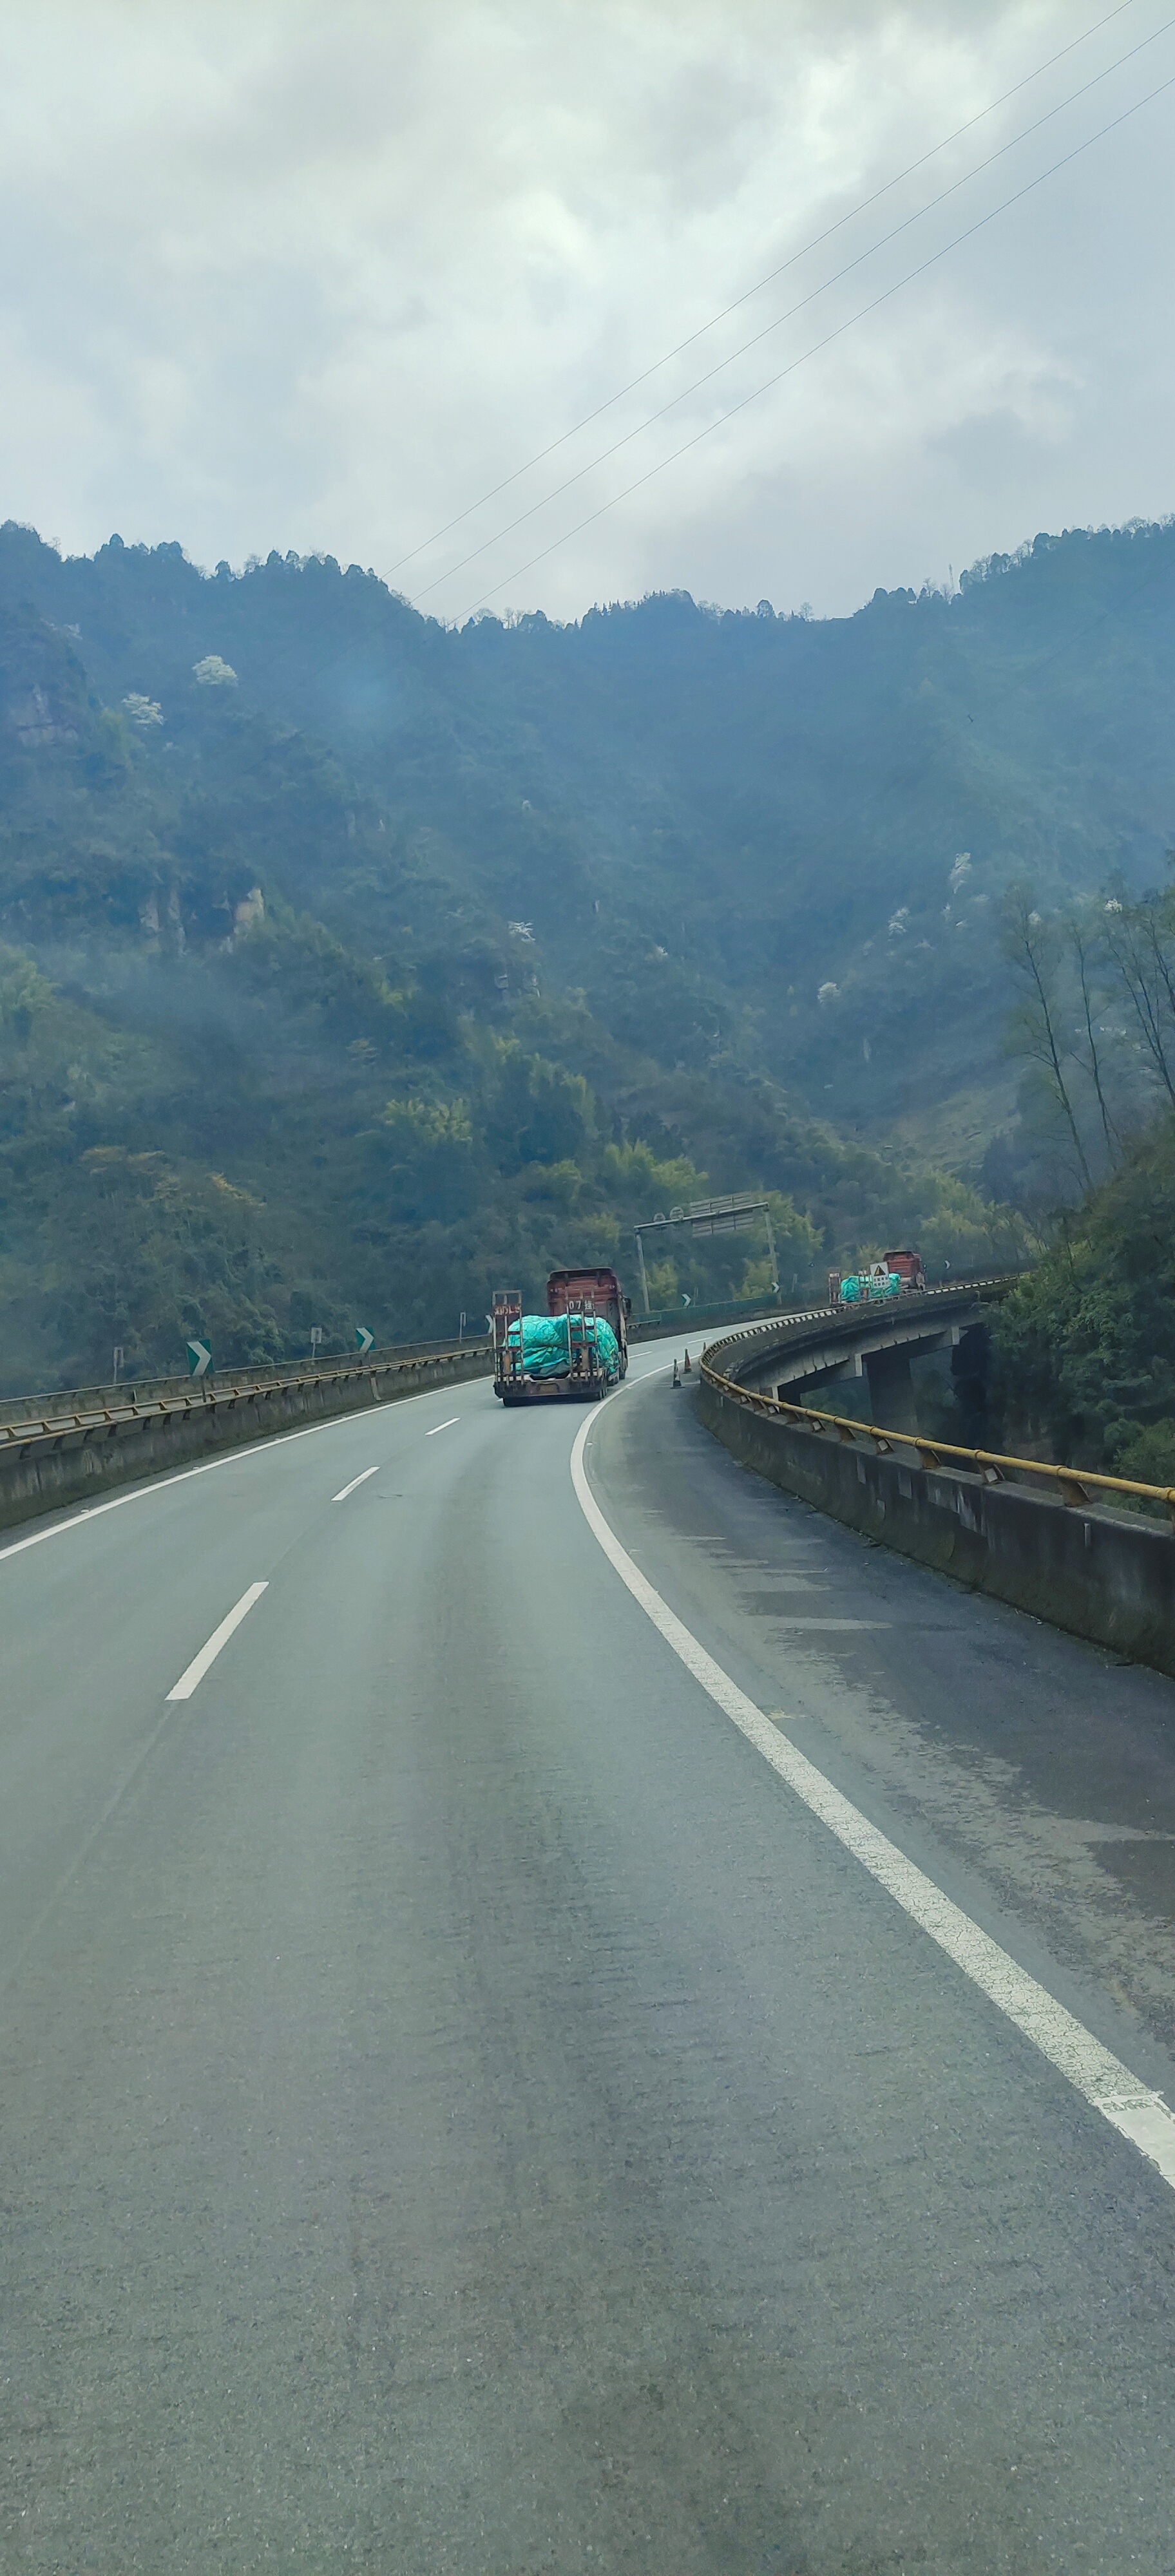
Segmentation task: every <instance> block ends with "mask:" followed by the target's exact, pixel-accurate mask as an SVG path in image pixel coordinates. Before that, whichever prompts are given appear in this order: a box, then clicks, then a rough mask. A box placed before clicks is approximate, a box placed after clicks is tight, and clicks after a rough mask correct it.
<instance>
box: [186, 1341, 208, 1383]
mask: <svg viewBox="0 0 1175 2576" xmlns="http://www.w3.org/2000/svg"><path fill="white" fill-rule="evenodd" d="M211 1366H212V1352H211V1349H210V1347H209V1344H208V1343H207V1342H189V1343H188V1375H189V1377H207V1375H208V1371H209V1369H210V1368H211Z"/></svg>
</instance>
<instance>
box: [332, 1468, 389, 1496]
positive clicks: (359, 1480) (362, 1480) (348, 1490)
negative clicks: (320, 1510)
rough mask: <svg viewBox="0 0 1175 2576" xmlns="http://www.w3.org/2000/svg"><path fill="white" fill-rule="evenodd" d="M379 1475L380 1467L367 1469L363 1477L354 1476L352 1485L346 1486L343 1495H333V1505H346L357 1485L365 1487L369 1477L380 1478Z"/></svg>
mask: <svg viewBox="0 0 1175 2576" xmlns="http://www.w3.org/2000/svg"><path fill="white" fill-rule="evenodd" d="M378 1474H379V1468H378V1467H365V1468H364V1470H363V1473H362V1475H361V1476H352V1478H351V1482H350V1484H349V1485H344V1486H343V1489H342V1491H341V1493H338V1494H332V1495H331V1501H332V1503H345V1502H346V1499H347V1496H348V1494H353V1493H354V1491H355V1488H356V1486H357V1485H365V1484H366V1483H367V1479H368V1477H369V1476H378Z"/></svg>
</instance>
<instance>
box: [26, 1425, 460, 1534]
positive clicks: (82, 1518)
mask: <svg viewBox="0 0 1175 2576" xmlns="http://www.w3.org/2000/svg"><path fill="white" fill-rule="evenodd" d="M436 1393H437V1389H436V1388H435V1386H422V1387H421V1390H420V1393H419V1395H397V1396H393V1397H389V1399H388V1403H387V1406H386V1408H381V1409H384V1410H387V1411H389V1412H393V1411H394V1412H396V1413H402V1412H403V1410H404V1407H405V1405H407V1404H427V1403H428V1400H429V1398H430V1396H435V1395H436ZM460 1418H461V1417H460V1415H459V1414H456V1413H455V1414H454V1415H453V1420H454V1422H458V1421H459V1420H460ZM354 1424H355V1416H354V1414H353V1413H332V1415H331V1417H330V1420H329V1421H328V1422H308V1423H306V1424H305V1425H304V1427H303V1429H302V1430H301V1431H273V1432H271V1433H270V1434H269V1436H268V1438H264V1437H263V1438H262V1439H260V1440H242V1442H241V1444H240V1447H239V1448H237V1449H229V1450H226V1452H225V1455H224V1457H223V1458H206V1459H205V1460H204V1463H203V1465H202V1466H200V1467H181V1468H180V1469H179V1471H178V1473H177V1474H176V1475H174V1476H150V1477H148V1478H147V1479H146V1480H145V1481H144V1482H143V1483H142V1484H141V1485H132V1486H131V1489H130V1492H129V1493H126V1494H112V1495H111V1497H110V1500H109V1502H106V1503H86V1504H85V1506H84V1508H83V1509H82V1510H81V1511H80V1512H71V1514H70V1517H69V1519H68V1520H63V1521H51V1522H50V1524H49V1526H48V1528H47V1529H35V1530H30V1532H29V1535H28V1537H27V1538H15V1539H12V1540H11V1541H10V1542H9V1545H8V1546H7V1547H0V1564H3V1561H4V1559H5V1557H6V1556H23V1554H24V1551H25V1549H26V1547H43V1546H44V1543H45V1540H46V1539H47V1538H64V1537H65V1535H66V1533H67V1531H69V1530H76V1529H81V1528H82V1526H83V1524H84V1523H85V1522H86V1521H99V1520H101V1518H102V1515H103V1513H104V1512H120V1511H121V1510H122V1508H123V1505H124V1503H142V1502H146V1501H147V1499H148V1497H149V1496H151V1495H154V1494H165V1493H166V1492H167V1490H168V1487H169V1486H170V1485H186V1484H188V1483H189V1482H190V1480H191V1478H192V1477H193V1476H211V1475H212V1473H213V1472H214V1470H215V1469H216V1468H217V1467H242V1466H247V1465H248V1463H249V1460H250V1459H251V1458H256V1457H259V1456H261V1455H262V1454H263V1453H264V1452H266V1451H268V1450H270V1449H284V1448H285V1447H286V1446H287V1444H288V1442H290V1441H291V1440H313V1438H314V1436H315V1434H316V1432H319V1431H344V1430H346V1429H347V1428H348V1427H350V1428H352V1429H353V1428H354ZM446 1427H447V1426H446Z"/></svg>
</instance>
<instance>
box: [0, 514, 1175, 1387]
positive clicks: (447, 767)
mask: <svg viewBox="0 0 1175 2576" xmlns="http://www.w3.org/2000/svg"><path fill="white" fill-rule="evenodd" d="M1173 571H1175V530H1171V529H1168V528H1167V527H1165V526H1164V527H1162V528H1146V529H1136V530H1132V531H1119V532H1115V533H1108V532H1103V533H1101V534H1099V535H1085V534H1076V535H1069V536H1066V537H1064V538H1060V539H1045V538H1038V539H1037V541H1036V543H1035V545H1034V546H1033V547H1032V548H1031V549H1030V550H1027V551H1026V552H1025V553H1024V554H1023V556H1021V557H1018V558H1016V559H1014V560H1012V561H1001V562H998V563H994V564H992V565H989V566H986V567H983V568H981V569H980V570H979V571H977V572H976V573H975V574H974V575H972V576H970V577H969V578H968V579H967V580H966V581H965V582H964V584H963V585H961V587H960V589H959V590H958V592H957V593H956V594H955V595H954V596H953V597H952V598H950V599H947V598H945V597H943V596H940V595H938V594H934V593H929V592H925V593H923V594H921V595H920V596H918V597H915V596H914V595H913V594H912V593H909V592H900V593H896V594H893V593H891V594H889V595H888V596H883V595H879V596H878V597H877V598H875V599H874V600H873V602H872V603H871V604H870V605H869V606H868V607H867V608H865V609H863V610H862V611H861V612H860V614H859V615H858V616H856V617H854V618H851V619H845V620H830V621H826V622H817V621H813V620H811V619H809V618H806V617H777V616H775V615H774V614H773V613H771V611H770V610H768V609H767V608H766V607H764V608H763V609H761V610H759V611H756V612H753V613H749V614H732V613H721V614H720V613H719V612H717V611H712V610H708V609H705V608H699V607H697V606H695V604H694V603H693V602H692V601H690V600H689V599H687V598H684V597H678V596H673V597H668V598H657V599H650V600H646V601H644V602H642V603H641V604H640V605H638V606H634V607H625V608H617V609H611V610H606V611H598V612H593V613H592V614H590V615H589V616H588V617H586V618H585V619H584V620H582V621H581V623H580V624H579V625H577V626H574V627H567V628H556V627H554V626H552V625H550V624H549V623H548V622H547V621H546V620H545V619H543V618H541V617H535V618H527V619H524V620H521V621H519V622H517V623H514V624H511V625H502V624H500V623H498V622H497V621H496V620H492V619H485V620H482V621H481V622H479V623H477V624H473V625H469V626H467V627H466V628H464V629H463V630H462V631H461V632H459V633H458V632H454V631H450V630H447V629H445V628H442V627H440V626H438V625H436V624H435V623H433V622H431V621H429V620H426V619H424V618H421V617H420V616H418V615H417V614H416V613H415V612H414V611H413V610H412V609H411V608H409V607H408V606H407V605H406V604H405V603H404V602H403V601H402V600H400V599H398V598H397V597H396V596H395V595H394V594H393V593H391V592H390V591H389V590H388V589H387V588H386V587H385V586H384V585H383V584H382V583H380V582H379V581H377V580H376V579H375V577H374V576H373V575H371V574H368V573H364V572H363V571H361V570H359V569H358V568H357V567H354V566H353V567H351V568H350V570H348V571H346V572H344V571H341V570H340V568H339V567H338V566H337V565H336V564H334V563H332V562H330V561H329V560H327V561H318V560H312V561H309V562H299V561H296V560H295V559H293V558H290V557H287V558H284V559H283V558H280V557H278V556H276V555H274V556H271V557H270V558H269V560H268V562H267V563H264V564H257V565H255V566H252V567H250V568H249V569H247V570H246V571H245V572H244V573H243V574H241V575H239V576H236V575H234V574H232V573H231V572H230V570H229V569H228V567H227V566H221V567H219V568H218V570H217V572H216V573H215V574H214V575H212V576H205V575H203V574H201V573H200V572H199V571H198V570H197V569H196V568H195V567H193V566H192V565H190V564H188V563H187V562H186V561H185V559H184V557H183V555H182V553H181V551H180V549H179V548H178V547H177V546H164V547H160V548H157V549H155V550H154V551H148V550H146V549H143V548H139V547H128V546H124V545H123V544H121V543H120V542H119V541H118V540H116V539H115V540H112V541H111V542H110V544H109V545H107V546H105V547H103V549H102V550H101V552H100V553H99V554H98V555H97V556H96V557H95V558H94V559H93V560H88V559H80V560H65V561H63V560H62V559H61V558H60V557H59V556H58V555H57V554H56V553H55V552H54V550H53V549H52V548H50V547H47V546H45V545H43V544H42V543H41V541H40V540H39V539H38V538H37V537H36V536H35V535H33V534H32V533H31V532H30V531H27V530H23V529H19V528H16V527H13V526H11V525H9V526H8V527H6V528H5V529H4V530H3V531H0V800H2V801H0V935H2V936H3V938H4V940H5V941H6V942H7V949H6V952H5V956H4V959H3V962H2V968H0V1011H2V1014H3V1025H2V1032H0V1076H2V1078H3V1084H4V1091H3V1108H2V1117H3V1131H2V1136H0V1144H2V1147H3V1170H2V1175H0V1188H2V1193H3V1201H4V1206H3V1218H4V1239H3V1251H2V1253H0V1259H2V1261H3V1264H4V1272H3V1278H2V1283H0V1284H2V1287H3V1293H4V1297H5V1307H6V1314H7V1317H8V1324H7V1331H6V1347H5V1366H6V1374H7V1379H8V1382H9V1383H10V1384H11V1383H27V1382H28V1381H29V1379H30V1377H33V1376H39V1377H41V1378H43V1379H45V1380H46V1381H48V1380H50V1379H51V1378H53V1377H57V1378H61V1377H63V1376H65V1377H69V1376H85V1375H88V1374H90V1373H92V1372H97V1371H100V1370H104V1369H105V1367H107V1366H108V1364H109V1363H108V1347H109V1346H110V1345H111V1344H112V1343H113V1342H114V1341H116V1340H120V1341H122V1342H123V1344H124V1347H126V1348H127V1352H128V1365H131V1366H135V1367H141V1366H145V1365H166V1364H168V1363H169V1362H170V1361H172V1360H174V1358H175V1356H176V1354H177V1351H178V1346H179V1343H180V1341H181V1340H182V1336H183V1330H185V1329H196V1328H197V1327H199V1326H203V1328H204V1329H206V1330H209V1331H211V1332H212V1333H213V1336H214V1339H215V1340H216V1343H217V1349H218V1356H221V1355H223V1356H224V1357H225V1358H229V1357H238V1356H246V1355H255V1356H261V1355H263V1354H265V1355H270V1354H274V1355H276V1354H277V1353H279V1352H280V1351H283V1350H286V1349H289V1348H292V1347H301V1346H304V1340H305V1331H306V1328H307V1326H308V1323H309V1321H310V1320H311V1314H312V1313H313V1319H314V1320H315V1321H319V1322H321V1323H322V1324H323V1325H324V1327H325V1329H326V1330H327V1333H328V1337H334V1338H337V1339H345V1338H346V1335H347V1331H348V1328H349V1323H350V1321H352V1320H360V1319H362V1320H365V1321H367V1322H370V1323H371V1325H372V1327H373V1329H376V1330H377V1331H379V1332H380V1333H381V1334H384V1333H388V1334H390V1333H393V1332H396V1333H408V1332H420V1331H425V1330H427V1329H428V1328H429V1326H430V1324H431V1325H434V1326H435V1328H436V1329H438V1330H440V1329H446V1328H448V1327H450V1326H451V1325H452V1324H454V1323H455V1322H456V1316H457V1310H458V1308H459V1307H460V1306H464V1307H465V1308H466V1309H467V1311H468V1312H469V1313H470V1314H471V1315H476V1316H480V1314H481V1313H482V1312H484V1305H485V1298H486V1293H487V1290H488V1288H489V1286H490V1285H492V1284H493V1282H494V1280H495V1279H497V1278H499V1277H503V1278H504V1277H505V1276H506V1275H507V1274H510V1275H511V1276H513V1277H517V1278H518V1280H519V1282H520V1284H522V1285H523V1286H524V1287H525V1288H526V1289H527V1290H528V1291H529V1292H531V1293H533V1292H534V1291H535V1289H536V1288H537V1285H538V1282H539V1279H540V1278H541V1275H542V1271H543V1268H544V1267H545V1266H546V1265H547V1263H548V1262H549V1260H550V1259H551V1258H554V1257H556V1256H560V1257H562V1256H566V1257H578V1256H579V1255H580V1254H586V1253H587V1252H588V1251H589V1250H591V1249H593V1248H595V1247H598V1248H601V1249H606V1248H608V1247H610V1246H612V1247H618V1246H621V1245H623V1244H624V1243H625V1241H626V1238H627V1240H628V1241H630V1240H631V1236H630V1233H629V1229H630V1227H631V1224H632V1223H633V1222H634V1221H635V1219H636V1218H637V1217H638V1216H648V1215H652V1214H653V1213H654V1212H655V1211H656V1209H657V1208H659V1207H666V1206H668V1205H669V1204H670V1203H672V1202H674V1201H677V1200H683V1199H687V1198H688V1197H689V1196H691V1195H693V1194H695V1192H700V1191H701V1190H702V1189H703V1188H706V1187H709V1188H711V1189H714V1190H721V1189H728V1188H734V1187H740V1186H743V1185H744V1184H747V1183H750V1182H754V1183H762V1184H764V1185H766V1186H770V1187H771V1188H772V1189H774V1190H775V1191H777V1192H779V1193H781V1194H787V1196H788V1197H790V1199H791V1201H792V1202H793V1212H792V1213H791V1214H790V1215H789V1212H788V1210H787V1208H786V1207H785V1206H784V1205H783V1204H782V1201H781V1203H780V1206H779V1211H778V1212H779V1217H780V1222H781V1225H782V1226H783V1227H784V1228H785V1230H786V1233H787V1240H786V1246H785V1271H786V1272H787V1273H790V1274H795V1275H799V1276H802V1277H806V1276H808V1275H810V1274H811V1273H813V1272H818V1270H819V1268H820V1267H821V1266H822V1263H823V1261H824V1259H825V1258H826V1257H828V1256H829V1255H830V1254H831V1253H832V1251H833V1250H834V1249H835V1251H837V1252H838V1253H848V1252H851V1251H852V1250H854V1249H855V1248H856V1247H857V1246H858V1245H859V1244H862V1243H864V1242H869V1241H873V1242H876V1241H877V1239H878V1237H879V1236H882V1235H884V1234H885V1233H887V1232H890V1231H892V1230H893V1229H895V1228H897V1229H900V1230H902V1231H904V1230H906V1229H907V1228H913V1227H914V1226H917V1228H918V1229H919V1231H920V1233H921V1234H922V1236H923V1238H924V1241H925V1243H926V1244H927V1245H928V1247H929V1248H930V1250H931V1252H932V1254H933V1253H934V1252H935V1251H937V1253H938V1254H939V1256H940V1257H944V1256H945V1255H947V1254H948V1253H949V1254H951V1256H952V1257H953V1258H956V1259H967V1258H968V1257H971V1256H975V1257H982V1258H987V1257H990V1255H991V1252H992V1236H991V1231H990V1226H989V1225H988V1223H987V1221H986V1220H985V1218H984V1215H983V1211H982V1209H981V1208H980V1207H979V1206H978V1204H977V1202H976V1201H975V1200H974V1198H973V1196H971V1195H970V1194H969V1192H968V1190H967V1188H966V1187H965V1186H964V1185H963V1184H964V1183H965V1182H966V1181H967V1180H970V1181H972V1182H975V1181H978V1180H979V1179H980V1178H981V1174H982V1167H983V1160H984V1155H985V1153H986V1151H987V1149H988V1147H989V1146H990V1143H991V1139H992V1137H993V1135H994V1134H995V1133H996V1131H997V1130H1001V1129H1002V1130H1006V1131H1007V1135H1008V1138H1009V1139H1010V1142H1005V1144H1004V1145H1003V1147H1002V1148H1001V1153H1002V1158H1003V1159H1002V1163H1001V1164H1000V1168H1001V1170H1002V1171H1007V1170H1008V1169H1009V1168H1012V1167H1014V1164H1015V1153H1016V1128H1015V1121H1014V1114H1013V1113H1014V1093H1015V1084H1014V1080H1013V1078H1012V1076H1011V1074H1010V1072H1009V1069H1008V1066H1007V1063H1006V1061H1005V1059H1004V1056H1003V1054H1002V1051H1001V1031H1002V1025H1003V1021H1004V1016H1005V1007H1006V969H1005V967H1004V966H1003V964H1002V962H1001V960H1000V957H999V950H998V942H997V940H996V937H995V935H994V928H993V922H994V916H995V914H996V912H997V910H998V904H999V896H1000V891H1001V888H1002V886H1003V884H1004V883H1005V882H1006V880H1007V879H1008V878H1009V877H1011V876H1013V875H1017V876H1020V877H1023V876H1025V875H1029V876H1031V877H1032V878H1033V880H1034V882H1036V883H1038V884H1039V886H1040V887H1041V889H1042V899H1044V900H1048V899H1055V898H1056V897H1057V896H1059V895H1061V894H1063V893H1065V892H1066V891H1069V892H1074V891H1076V892H1083V891H1088V890H1090V889H1092V888H1093V887H1095V886H1096V885H1097V884H1099V883H1100V882H1101V881H1103V880H1104V879H1105V877H1106V876H1107V875H1108V874H1109V873H1110V872H1111V871H1113V870H1114V869H1120V870H1122V871H1123V873H1124V877H1125V879H1126V880H1128V881H1129V882H1131V883H1133V884H1136V885H1137V884H1143V883H1145V882H1146V881H1147V880H1148V878H1153V877H1155V876H1157V875H1158V873H1159V872H1160V865H1161V852H1162V848H1163V845H1164V842H1165V840H1166V838H1167V837H1169V832H1170V820H1171V816H1172V813H1175V742H1173V740H1172V732H1171V726H1170V721H1169V712H1168V711H1169V706H1170V702H1171V693H1172V683H1173V681H1175V613H1173V612H1175V597H1173V588H1172V574H1173ZM997 1159H998V1158H997ZM944 1172H945V1174H946V1177H944ZM960 1175H961V1176H962V1177H961V1178H960V1177H959V1176H960ZM730 1249H732V1250H737V1253H738V1260H737V1263H736V1264H735V1265H734V1266H733V1267H732V1266H731V1264H730V1262H729V1260H727V1262H726V1264H725V1267H724V1266H723V1264H722V1263H721V1261H720V1260H719V1257H718V1254H717V1252H715V1253H714V1254H713V1255H711V1263H712V1266H711V1268H710V1269H709V1270H707V1269H706V1267H705V1265H704V1264H703V1263H702V1261H701V1258H700V1255H699V1257H698V1259H697V1260H696V1261H695V1263H694V1266H693V1268H692V1270H691V1269H690V1268H689V1267H688V1266H679V1270H678V1274H677V1275H676V1276H674V1274H673V1273H672V1272H671V1270H670V1269H668V1268H666V1270H665V1271H664V1273H663V1274H662V1275H661V1280H660V1285H661V1288H662V1290H663V1292H664V1294H665V1295H666V1296H667V1297H668V1296H672V1295H673V1294H675V1293H676V1292H677V1291H679V1290H680V1288H681V1287H683V1286H686V1287H688V1286H690V1285H691V1284H692V1285H694V1286H695V1287H700V1288H708V1289H709V1290H710V1291H711V1292H712V1293H726V1292H727V1291H733V1290H736V1289H737V1288H739V1287H740V1286H742V1285H747V1284H752V1282H753V1274H751V1277H750V1278H744V1276H743V1254H744V1251H745V1246H744V1245H743V1244H741V1243H740V1244H739V1245H737V1246H736V1247H730ZM752 1250H753V1247H752ZM622 1258H623V1255H622Z"/></svg>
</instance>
